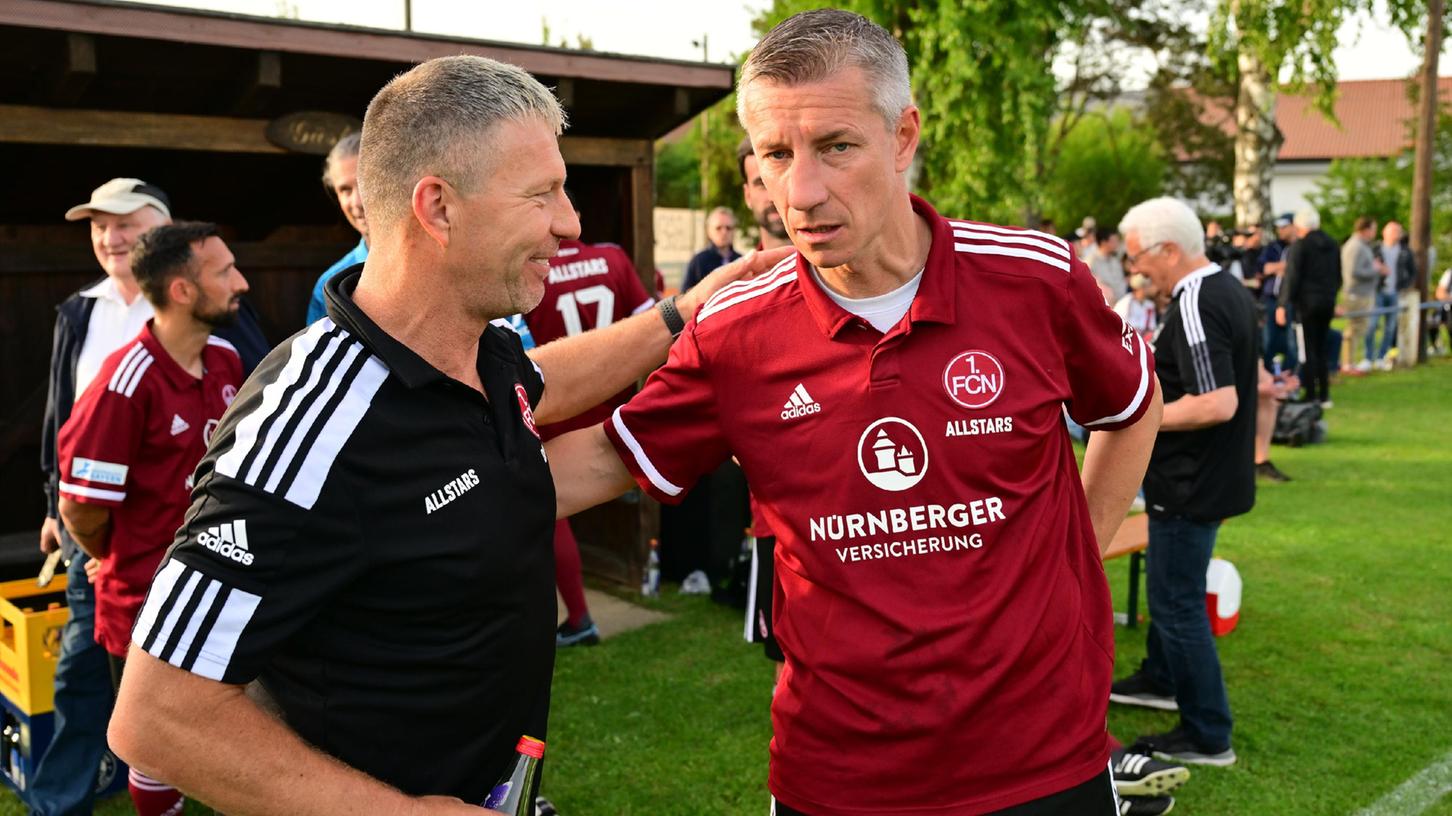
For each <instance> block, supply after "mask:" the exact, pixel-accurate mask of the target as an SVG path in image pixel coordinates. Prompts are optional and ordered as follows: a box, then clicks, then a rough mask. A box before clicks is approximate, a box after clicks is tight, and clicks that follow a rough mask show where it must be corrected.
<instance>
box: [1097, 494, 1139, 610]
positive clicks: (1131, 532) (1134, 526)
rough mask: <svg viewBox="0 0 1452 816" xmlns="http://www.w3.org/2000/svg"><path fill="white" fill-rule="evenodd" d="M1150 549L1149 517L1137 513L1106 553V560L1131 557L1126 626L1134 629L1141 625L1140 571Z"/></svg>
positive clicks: (1127, 519) (1124, 526) (1121, 529)
mask: <svg viewBox="0 0 1452 816" xmlns="http://www.w3.org/2000/svg"><path fill="white" fill-rule="evenodd" d="M1148 547H1149V517H1148V516H1146V515H1145V514H1144V513H1137V514H1135V515H1133V516H1128V517H1126V518H1125V519H1124V523H1122V524H1120V525H1119V530H1118V531H1117V532H1115V534H1114V540H1113V541H1111V542H1109V549H1107V550H1105V551H1104V560H1105V561H1108V560H1110V559H1113V558H1120V557H1122V556H1125V555H1128V556H1129V611H1128V612H1127V613H1126V615H1125V624H1124V625H1125V626H1128V627H1130V628H1131V629H1133V628H1134V627H1136V626H1138V625H1139V571H1140V567H1141V565H1142V564H1143V563H1144V551H1145V550H1146V549H1147V548H1148Z"/></svg>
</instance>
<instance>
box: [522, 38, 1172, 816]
mask: <svg viewBox="0 0 1452 816" xmlns="http://www.w3.org/2000/svg"><path fill="white" fill-rule="evenodd" d="M737 104H738V111H739V113H740V116H741V120H742V123H743V124H744V125H745V127H746V130H747V132H748V133H749V134H750V137H751V143H752V145H753V147H754V151H755V155H756V158H757V159H758V161H759V164H760V172H761V175H762V179H763V181H764V182H765V185H766V188H767V190H768V191H769V192H770V194H771V198H772V200H773V202H774V203H775V204H776V207H777V210H778V211H779V212H780V213H781V214H782V216H783V219H784V220H785V223H786V226H787V231H788V234H789V235H790V236H791V238H792V242H793V244H794V245H795V246H796V247H797V249H798V253H797V254H796V255H794V256H792V257H790V258H788V259H787V260H785V261H783V262H781V263H780V264H778V265H777V266H776V267H774V268H773V269H772V271H770V272H768V273H767V274H765V275H763V276H761V277H759V278H758V279H755V280H751V281H746V282H740V283H737V284H733V285H731V286H728V287H725V288H724V289H722V290H721V291H720V292H719V293H717V295H716V296H715V297H713V298H712V299H711V300H710V301H709V302H708V303H707V304H706V305H705V306H704V307H702V309H701V310H700V311H699V312H698V313H697V315H696V318H695V322H694V323H693V324H692V325H690V326H688V327H687V329H686V332H685V333H684V334H683V335H682V336H681V338H680V340H679V341H678V342H677V343H676V344H675V346H674V347H673V348H672V350H671V356H670V360H669V362H668V363H667V364H666V366H665V367H664V368H662V369H660V370H659V371H657V372H656V373H655V374H653V375H652V376H651V378H650V380H649V381H647V383H646V386H645V388H644V389H643V390H642V391H641V393H640V394H638V395H637V396H636V397H635V398H634V399H633V400H632V401H631V402H630V403H629V404H628V405H626V406H625V407H623V408H621V409H620V410H618V411H616V412H615V414H614V415H613V417H612V419H611V420H610V421H609V422H607V423H606V424H605V425H604V426H603V430H601V429H592V430H590V431H584V432H581V433H578V434H570V435H566V436H564V437H561V438H560V439H558V440H556V441H555V443H554V445H553V447H552V449H551V450H550V461H551V462H552V463H553V465H554V469H555V473H554V475H555V483H556V489H557V495H558V500H559V502H560V504H561V508H562V511H563V512H570V511H572V510H573V509H575V508H578V507H582V506H586V505H588V504H591V503H594V502H597V501H599V500H601V499H602V498H604V497H606V496H608V495H612V494H613V493H615V492H619V491H620V490H621V489H623V488H624V487H626V486H628V485H629V483H630V479H631V478H633V479H634V481H636V482H637V483H639V484H640V485H641V486H642V487H644V488H645V489H646V490H647V491H649V492H650V493H651V495H653V496H656V497H658V498H660V499H661V500H663V501H674V500H678V499H679V497H680V496H681V495H682V494H683V493H684V491H685V490H686V488H687V487H689V486H690V485H691V484H692V483H693V482H694V481H695V480H696V479H697V478H698V477H699V476H700V475H701V474H702V473H704V472H707V471H709V470H710V469H711V468H713V467H714V466H715V465H716V464H717V463H718V462H720V461H721V460H722V459H724V458H725V457H727V456H729V455H735V456H736V457H737V459H739V461H740V462H741V465H742V468H743V469H744V471H745V473H746V477H747V480H748V482H749V483H750V484H751V486H752V489H753V490H754V491H756V493H757V496H758V498H759V499H760V500H761V503H762V505H763V509H764V512H765V516H766V519H767V521H768V522H769V523H770V525H771V528H772V530H773V531H774V532H775V533H776V534H777V549H776V557H775V566H776V574H777V579H778V585H779V589H778V592H777V595H776V597H775V598H774V601H775V603H774V608H773V617H774V620H775V624H776V637H777V639H778V641H779V643H780V644H781V647H782V651H783V652H784V653H785V655H786V670H785V671H784V673H783V675H782V680H781V683H780V685H779V687H778V689H777V692H776V695H775V697H774V699H773V702H772V722H773V729H774V737H773V740H772V744H771V771H770V779H769V787H770V789H771V792H772V794H773V796H774V797H775V799H776V806H777V812H778V813H781V814H792V813H806V814H814V815H818V816H819V815H821V814H862V816H866V814H873V815H874V816H881V815H882V814H926V813H933V814H943V815H944V816H946V815H947V814H983V813H1000V812H1001V813H1012V814H1015V815H1016V816H1018V815H1021V814H1066V815H1067V814H1073V816H1086V815H1088V816H1098V814H1104V816H1107V815H1108V814H1111V813H1116V812H1117V805H1116V802H1115V799H1114V793H1113V790H1112V785H1111V781H1110V774H1109V771H1108V767H1107V760H1108V757H1109V746H1108V740H1107V736H1106V733H1105V714H1106V709H1107V705H1108V693H1109V684H1110V679H1111V678H1110V674H1111V669H1112V663H1113V658H1112V653H1113V637H1112V631H1111V626H1112V620H1111V612H1110V605H1109V592H1108V587H1107V586H1106V584H1105V579H1104V573H1103V569H1102V567H1101V564H1100V547H1099V544H1098V543H1099V542H1103V543H1105V544H1107V543H1108V542H1109V541H1110V539H1111V537H1112V535H1113V533H1114V531H1115V530H1116V529H1117V527H1118V525H1119V523H1120V521H1121V520H1122V519H1123V516H1124V513H1125V511H1126V510H1127V508H1128V507H1129V503H1130V501H1131V499H1132V497H1133V496H1134V494H1135V491H1136V489H1137V487H1138V485H1139V482H1140V480H1141V477H1142V476H1143V474H1144V469H1145V464H1146V462H1147V460H1148V458H1149V454H1150V450H1151V447H1152V446H1153V443H1154V436H1155V432H1156V429H1157V427H1158V425H1159V417H1160V409H1161V404H1160V399H1159V395H1158V388H1157V386H1156V383H1155V380H1154V368H1153V360H1152V356H1151V354H1150V352H1149V350H1148V348H1147V347H1146V346H1145V344H1144V343H1143V341H1142V340H1141V339H1140V337H1139V336H1138V334H1136V333H1135V332H1134V330H1133V329H1131V328H1129V327H1128V326H1126V325H1125V324H1124V323H1123V321H1121V320H1120V319H1119V318H1118V316H1116V315H1115V314H1114V313H1113V312H1112V311H1111V310H1110V309H1109V308H1108V306H1106V305H1105V303H1104V300H1103V297H1102V296H1101V295H1100V293H1099V289H1098V287H1097V285H1096V284H1095V281H1094V278H1093V276H1092V275H1091V274H1090V273H1089V271H1088V269H1087V268H1086V267H1085V266H1084V264H1083V263H1082V262H1080V261H1079V260H1077V259H1076V258H1075V257H1074V255H1073V252H1072V249H1071V248H1070V247H1069V246H1068V245H1067V244H1066V243H1065V242H1064V241H1062V240H1060V239H1058V238H1057V237H1054V236H1052V235H1048V234H1045V233H1040V232H1034V231H1030V230H1025V229H1018V228H1010V227H1001V226H995V225H991V224H981V223H975V222H968V221H959V220H949V219H947V218H944V217H942V216H939V215H938V214H937V213H936V212H935V211H934V210H933V208H932V207H931V206H930V205H929V204H928V203H927V202H925V201H923V200H922V199H919V198H916V197H913V196H911V195H910V194H909V192H908V183H907V170H908V168H909V166H910V165H911V163H912V159H913V155H914V153H915V152H916V149H917V144H918V137H919V132H920V121H919V112H918V109H917V108H916V107H914V106H913V105H912V100H911V89H910V87H909V84H908V66H907V59H906V56H905V54H904V53H903V50H902V48H901V46H900V45H898V43H897V42H896V41H894V40H893V39H892V37H891V36H890V35H889V34H888V33H887V32H886V31H884V30H883V29H881V28H880V27H878V26H876V25H875V24H873V23H871V22H869V21H867V20H865V19H864V18H862V17H859V16H857V15H854V14H849V13H846V12H842V11H835V10H820V11H812V12H807V13H804V14H800V15H797V16H795V17H792V18H791V19H789V20H787V21H785V22H783V23H782V24H781V25H779V26H778V27H777V28H775V29H773V30H772V31H771V32H770V33H769V34H767V36H766V37H765V38H764V39H763V40H762V41H761V42H760V43H759V44H758V45H757V47H756V48H755V49H753V51H752V53H751V57H750V58H749V59H748V60H747V62H746V64H745V65H744V66H743V67H742V71H741V74H740V79H739V83H738V94H737ZM1025 315H1030V316H1033V318H1034V319H1033V320H1030V321H1027V322H1026V321H1024V319H1023V318H1024V316H1025ZM1066 410H1067V412H1068V413H1069V415H1070V416H1072V417H1073V418H1074V419H1075V420H1076V421H1078V422H1079V423H1080V424H1082V425H1085V426H1086V427H1090V428H1093V429H1094V430H1096V431H1100V433H1095V434H1094V435H1093V441H1092V442H1091V444H1090V447H1089V449H1088V452H1087V454H1086V456H1085V460H1084V466H1083V471H1082V475H1081V472H1080V471H1079V469H1078V468H1077V467H1076V465H1075V459H1074V452H1073V449H1072V446H1071V443H1070V440H1069V436H1068V433H1067V431H1066V429H1065V427H1064V422H1063V414H1064V412H1065V411H1066Z"/></svg>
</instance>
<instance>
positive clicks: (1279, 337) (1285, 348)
mask: <svg viewBox="0 0 1452 816" xmlns="http://www.w3.org/2000/svg"><path fill="white" fill-rule="evenodd" d="M1264 303H1265V336H1264V338H1263V342H1262V343H1261V345H1262V347H1263V349H1262V351H1263V357H1262V359H1263V360H1264V361H1265V367H1266V370H1270V367H1271V362H1272V361H1273V360H1275V358H1276V355H1277V354H1282V355H1285V359H1284V360H1283V361H1282V366H1281V370H1282V371H1284V372H1286V373H1288V374H1289V373H1293V372H1295V370H1296V369H1297V368H1298V367H1299V365H1300V363H1299V362H1298V361H1297V360H1296V334H1295V332H1293V331H1291V324H1292V321H1294V320H1295V319H1296V318H1295V314H1294V313H1293V312H1292V310H1291V308H1290V307H1286V325H1284V326H1277V325H1276V305H1275V301H1265V302H1264Z"/></svg>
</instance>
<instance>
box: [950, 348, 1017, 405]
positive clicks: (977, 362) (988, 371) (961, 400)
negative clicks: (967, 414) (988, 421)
mask: <svg viewBox="0 0 1452 816" xmlns="http://www.w3.org/2000/svg"><path fill="white" fill-rule="evenodd" d="M943 389H944V390H945V391H947V392H948V396H949V398H951V399H952V400H953V401H954V402H956V403H958V404H959V405H961V406H963V407H964V408H987V407H988V406H989V405H991V404H992V403H993V401H994V400H996V399H998V395H999V394H1002V393H1003V365H1002V364H1000V363H999V362H998V358H996V357H994V356H993V355H992V354H989V353H988V352H986V351H978V350H974V351H965V352H963V353H962V354H959V355H958V356H957V357H954V358H953V359H951V360H949V361H948V365H947V367H946V368H944V369H943Z"/></svg>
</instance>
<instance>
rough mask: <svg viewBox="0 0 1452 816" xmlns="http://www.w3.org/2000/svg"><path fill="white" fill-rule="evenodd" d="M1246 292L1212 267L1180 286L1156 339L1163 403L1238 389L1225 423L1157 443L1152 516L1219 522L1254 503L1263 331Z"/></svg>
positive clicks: (1149, 480) (1147, 483)
mask: <svg viewBox="0 0 1452 816" xmlns="http://www.w3.org/2000/svg"><path fill="white" fill-rule="evenodd" d="M1256 311H1257V310H1256V305H1255V300H1254V299H1253V298H1252V297H1251V296H1250V293H1249V292H1247V291H1246V289H1245V285H1244V284H1242V283H1241V282H1240V281H1238V280H1236V279H1235V277H1234V276H1232V275H1231V274H1230V273H1229V272H1223V271H1221V269H1220V267H1219V266H1216V265H1215V264H1211V265H1209V266H1207V267H1204V268H1203V269H1199V270H1196V271H1195V272H1191V273H1190V274H1189V275H1187V276H1185V278H1183V279H1182V280H1181V281H1180V282H1179V283H1178V284H1176V285H1175V289H1174V297H1173V299H1172V300H1171V301H1170V306H1169V308H1168V309H1167V310H1166V312H1165V316H1164V320H1163V321H1162V322H1161V323H1160V329H1159V332H1158V333H1157V334H1156V335H1155V339H1154V347H1155V373H1156V374H1157V375H1158V376H1159V379H1160V387H1161V389H1163V394H1164V399H1165V404H1166V405H1168V404H1170V403H1171V402H1174V401H1175V400H1177V399H1179V398H1181V397H1183V396H1187V395H1193V394H1207V393H1209V392H1211V391H1214V390H1216V389H1218V388H1223V387H1225V386H1227V385H1230V386H1234V387H1235V395H1236V398H1237V400H1238V405H1237V407H1236V409H1235V415H1234V416H1233V417H1231V419H1230V420H1229V421H1228V422H1222V423H1220V424H1219V425H1212V426H1210V427H1208V428H1200V429H1197V430H1193V431H1161V432H1160V434H1159V436H1158V437H1157V438H1156V439H1155V448H1154V453H1153V454H1151V456H1150V463H1149V470H1148V471H1147V472H1146V473H1145V477H1144V499H1145V505H1146V510H1147V511H1148V513H1149V514H1150V515H1151V516H1154V517H1158V518H1168V517H1173V516H1184V517H1186V518H1189V519H1194V520H1196V521H1218V520H1221V519H1226V518H1230V517H1231V516H1238V515H1240V514H1241V513H1244V512H1246V511H1248V510H1250V508H1251V507H1252V506H1253V505H1254V504H1255V404H1256V396H1257V394H1256V386H1257V384H1258V377H1259V371H1258V370H1257V366H1258V365H1259V364H1260V363H1259V360H1260V353H1259V340H1260V332H1259V331H1258V330H1257V328H1256V321H1257V314H1256Z"/></svg>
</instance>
